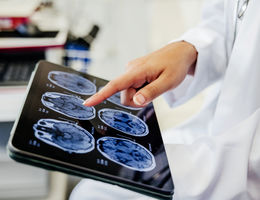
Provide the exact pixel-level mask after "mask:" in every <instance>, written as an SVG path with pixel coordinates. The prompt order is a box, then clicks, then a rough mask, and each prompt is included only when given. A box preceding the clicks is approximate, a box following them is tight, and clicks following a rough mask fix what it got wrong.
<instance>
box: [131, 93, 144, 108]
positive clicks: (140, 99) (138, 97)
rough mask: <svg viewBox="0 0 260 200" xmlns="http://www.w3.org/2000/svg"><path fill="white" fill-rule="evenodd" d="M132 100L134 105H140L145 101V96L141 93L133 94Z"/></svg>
mask: <svg viewBox="0 0 260 200" xmlns="http://www.w3.org/2000/svg"><path fill="white" fill-rule="evenodd" d="M133 101H134V103H135V104H136V105H139V106H141V105H143V104H144V103H145V98H144V96H143V95H142V94H138V95H136V96H134V98H133Z"/></svg>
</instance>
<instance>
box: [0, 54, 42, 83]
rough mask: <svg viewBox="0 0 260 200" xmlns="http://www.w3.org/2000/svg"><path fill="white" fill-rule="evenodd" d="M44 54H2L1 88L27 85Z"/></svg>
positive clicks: (0, 58) (0, 63) (0, 67)
mask: <svg viewBox="0 0 260 200" xmlns="http://www.w3.org/2000/svg"><path fill="white" fill-rule="evenodd" d="M44 58H45V55H44V52H30V53H12V54H8V55H7V54H0V86H15V85H27V84H28V82H29V80H30V77H31V74H32V71H33V70H34V68H35V64H36V63H37V62H38V61H39V60H43V59H44Z"/></svg>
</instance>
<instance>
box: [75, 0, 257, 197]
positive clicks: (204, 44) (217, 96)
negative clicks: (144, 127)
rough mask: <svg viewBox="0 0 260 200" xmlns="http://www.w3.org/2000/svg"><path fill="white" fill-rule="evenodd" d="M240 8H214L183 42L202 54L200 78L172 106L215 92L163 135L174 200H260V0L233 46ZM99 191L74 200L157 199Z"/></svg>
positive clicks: (83, 187)
mask: <svg viewBox="0 0 260 200" xmlns="http://www.w3.org/2000/svg"><path fill="white" fill-rule="evenodd" d="M236 2H237V1H236V0H214V2H212V1H209V5H208V6H207V7H205V9H204V14H203V21H202V23H201V24H200V25H199V26H198V27H196V28H194V29H192V30H190V31H189V32H187V33H186V34H184V36H183V37H182V38H181V40H185V41H187V42H190V43H192V44H193V45H194V46H195V47H196V49H197V51H198V60H197V65H196V71H195V75H194V77H187V78H186V79H185V80H184V82H183V83H182V84H181V85H180V86H178V88H176V89H174V90H172V91H169V92H167V93H166V94H165V97H166V100H167V101H168V103H169V104H170V105H171V106H176V105H179V104H182V103H184V102H185V101H187V100H188V99H190V98H191V97H193V96H194V95H196V94H197V93H199V92H200V91H202V90H203V89H204V88H206V87H208V86H209V85H212V84H213V86H212V87H211V91H210V92H209V96H208V98H207V100H206V103H205V104H204V106H203V108H202V109H201V111H200V112H199V113H198V114H197V115H196V116H194V117H193V118H192V119H190V120H189V121H188V122H186V123H184V124H182V125H180V126H179V127H177V128H174V129H172V130H168V131H166V132H165V133H164V134H163V137H164V141H165V143H166V150H167V155H168V160H169V163H170V168H171V172H172V176H173V180H174V183H175V195H174V199H175V200H251V199H254V200H259V199H260V126H259V125H260V124H259V122H260V109H259V108H260V89H259V87H260V1H259V0H250V2H249V5H248V8H247V10H246V12H245V14H244V16H243V19H242V20H238V21H237V24H238V27H237V34H236V35H237V36H236V38H235V41H234V35H235V34H234V31H235V20H234V16H235V12H236V9H235V8H236ZM233 41H234V43H233ZM95 184H96V185H95V187H94V188H96V189H93V187H91V189H90V190H88V187H90V185H92V186H93V182H92V181H87V180H85V181H83V182H82V183H81V184H80V185H79V186H78V187H77V188H76V189H75V190H74V192H73V193H72V195H71V200H74V199H77V200H79V199H86V200H88V199H93V200H94V199H98V200H103V199H104V200H110V199H111V200H112V199H113V200H114V199H125V200H126V199H150V198H148V197H144V196H141V195H138V194H135V193H133V192H127V191H126V190H124V189H121V188H119V187H115V186H107V185H106V184H105V186H104V187H105V188H106V189H105V193H106V194H105V197H104V198H102V197H101V196H102V195H101V193H102V190H103V189H102V188H104V187H103V186H102V183H95ZM90 191H91V192H90ZM95 194H96V195H97V196H96V197H94V196H95ZM127 194H128V195H129V196H127ZM93 195H94V196H93ZM100 195H101V196H100Z"/></svg>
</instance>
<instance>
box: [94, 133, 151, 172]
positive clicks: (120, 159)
mask: <svg viewBox="0 0 260 200" xmlns="http://www.w3.org/2000/svg"><path fill="white" fill-rule="evenodd" d="M97 149H98V151H99V152H100V153H101V154H102V155H103V156H105V157H106V158H108V159H109V160H111V161H113V162H116V163H117V164H119V165H122V166H124V167H127V168H130V169H133V170H137V171H150V170H152V169H153V168H154V167H155V165H156V164H155V160H154V156H153V155H152V154H151V152H150V151H148V150H147V149H146V148H145V147H143V146H141V145H140V144H137V143H135V142H133V141H130V140H126V139H121V138H114V137H102V138H100V139H98V141H97Z"/></svg>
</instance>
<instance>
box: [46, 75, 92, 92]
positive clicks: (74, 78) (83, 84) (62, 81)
mask: <svg viewBox="0 0 260 200" xmlns="http://www.w3.org/2000/svg"><path fill="white" fill-rule="evenodd" d="M48 79H49V80H50V81H51V82H52V83H54V84H56V85H58V86H60V87H62V88H64V89H67V90H69V91H71V92H75V93H78V94H82V95H92V94H94V93H96V86H95V85H94V84H93V83H92V82H91V81H89V80H87V79H85V78H83V77H81V76H79V75H77V74H71V73H67V72H61V71H51V72H49V74H48Z"/></svg>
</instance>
